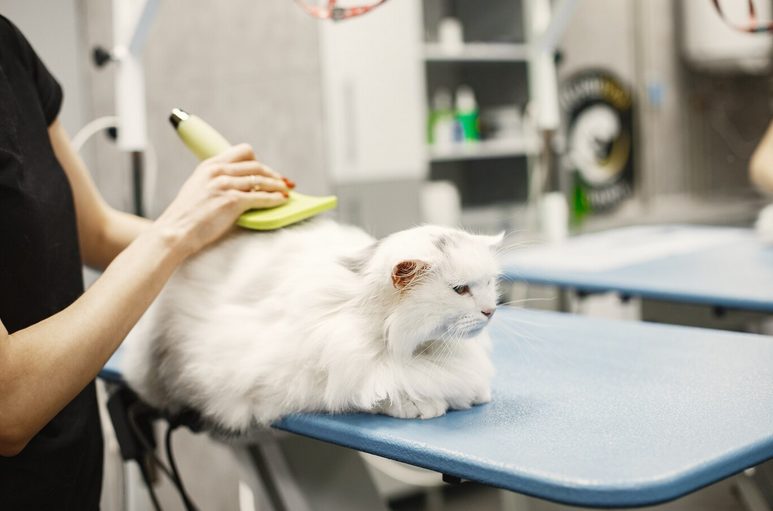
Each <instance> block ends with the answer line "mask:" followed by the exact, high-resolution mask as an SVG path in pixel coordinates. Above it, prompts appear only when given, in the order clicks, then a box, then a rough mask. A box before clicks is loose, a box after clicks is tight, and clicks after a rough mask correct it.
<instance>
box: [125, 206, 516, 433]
mask: <svg viewBox="0 0 773 511" xmlns="http://www.w3.org/2000/svg"><path fill="white" fill-rule="evenodd" d="M501 240H502V237H501V236H477V235H472V234H469V233H466V232H463V231H460V230H456V229H449V228H442V227H434V226H423V227H416V228H413V229H409V230H406V231H401V232H398V233H395V234H392V235H391V236H388V237H386V238H384V239H382V240H380V241H376V240H375V239H373V238H372V237H371V236H369V235H367V234H365V233H364V232H363V231H361V230H359V229H357V228H354V227H350V226H343V225H340V224H337V223H335V222H332V221H329V220H321V219H317V220H312V221H309V222H305V223H303V224H299V225H297V226H295V227H291V228H287V229H282V230H279V231H276V232H273V233H255V232H239V233H234V234H233V235H230V236H229V237H228V238H226V239H225V240H223V241H222V242H220V243H218V244H216V245H214V246H212V247H210V248H208V249H207V250H205V251H204V252H202V253H201V254H199V255H197V256H196V257H194V258H192V259H191V260H190V261H188V262H187V263H186V264H184V265H183V266H182V267H180V269H179V270H178V271H177V272H176V273H175V274H174V276H173V277H172V278H171V279H170V281H169V282H168V283H167V285H166V287H165V288H164V290H163V291H162V293H161V295H160V296H159V297H158V299H157V300H156V301H155V302H154V304H153V305H152V306H151V308H150V309H149V310H148V312H147V313H146V314H145V315H144V316H143V317H142V319H141V320H140V322H139V323H138V325H137V327H135V329H134V330H133V331H132V333H131V334H130V335H129V338H128V339H127V342H126V354H125V357H124V364H123V365H124V367H123V370H124V374H125V376H126V379H127V381H128V382H129V384H130V385H131V387H133V388H134V389H135V390H136V391H137V392H138V393H139V394H140V395H141V396H142V397H143V398H144V399H145V400H146V401H148V402H149V403H150V404H152V405H155V406H157V407H159V408H162V409H167V410H171V411H175V410H179V409H181V408H184V407H188V408H193V409H195V410H197V411H199V412H200V413H201V414H202V415H203V417H204V418H205V419H206V420H208V421H209V422H211V423H213V424H215V425H216V426H218V427H222V428H225V429H228V430H233V431H244V430H245V429H247V428H248V427H250V426H252V425H255V424H259V425H265V424H269V423H271V422H272V421H274V420H276V419H278V418H281V417H282V416H284V415H287V414H289V413H293V412H302V411H327V412H344V411H364V412H371V413H385V414H388V415H393V416H396V417H404V418H412V417H421V418H431V417H436V416H439V415H442V414H444V413H445V412H446V410H447V409H449V408H454V409H464V408H469V407H470V406H472V405H475V404H479V403H485V402H487V401H489V400H490V399H491V390H490V381H491V378H492V376H493V373H494V369H493V366H492V364H491V360H490V355H489V351H490V346H489V344H490V342H489V339H488V335H487V332H486V330H485V327H486V325H487V324H488V321H489V318H490V317H491V315H492V314H493V313H494V309H495V306H496V297H497V291H496V280H497V275H498V273H499V266H498V263H497V260H496V257H495V249H496V246H497V245H498V244H499V243H500V242H501Z"/></svg>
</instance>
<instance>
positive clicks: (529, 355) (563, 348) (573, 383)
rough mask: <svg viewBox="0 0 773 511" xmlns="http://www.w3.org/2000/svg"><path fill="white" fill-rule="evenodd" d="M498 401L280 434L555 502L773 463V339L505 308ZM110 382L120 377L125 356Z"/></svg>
mask: <svg viewBox="0 0 773 511" xmlns="http://www.w3.org/2000/svg"><path fill="white" fill-rule="evenodd" d="M491 333H492V337H493V339H494V360H495V363H496V366H497V376H496V378H495V381H494V392H493V401H492V402H491V403H490V404H487V405H482V406H478V407H475V408H473V409H472V410H467V411H453V412H450V413H448V414H447V415H445V416H443V417H439V418H436V419H431V420H425V421H422V420H401V419H395V418H391V417H385V416H376V415H367V414H347V415H312V414H304V415H296V416H291V417H288V418H286V419H284V420H283V421H281V422H279V423H278V424H276V425H275V427H276V428H279V429H282V430H285V431H289V432H292V433H297V434H299V435H304V436H308V437H312V438H315V439H319V440H323V441H326V442H332V443H334V444H339V445H342V446H346V447H351V448H353V449H357V450H360V451H365V452H369V453H373V454H377V455H380V456H384V457H387V458H391V459H395V460H398V461H403V462H406V463H410V464H413V465H417V466H421V467H425V468H429V469H432V470H435V471H438V472H442V473H445V474H449V475H453V476H457V477H460V478H463V479H469V480H474V481H479V482H482V483H486V484H490V485H493V486H496V487H501V488H505V489H509V490H513V491H516V492H519V493H523V494H527V495H531V496H535V497H539V498H542V499H547V500H552V501H558V502H563V503H566V504H571V505H578V506H591V507H633V506H644V505H649V504H654V503H659V502H663V501H668V500H671V499H675V498H677V497H680V496H682V495H685V494H687V493H690V492H692V491H694V490H697V489H699V488H701V487H703V486H706V485H708V484H710V483H712V482H715V481H718V480H721V479H724V478H726V477H728V476H731V475H733V474H736V473H737V472H739V471H742V470H744V469H745V468H747V467H751V466H754V465H757V464H759V463H762V462H763V461H765V460H767V459H770V458H773V338H770V337H765V336H759V335H751V334H738V333H730V332H722V331H713V330H704V329H697V328H687V327H674V326H666V325H657V324H643V323H635V322H621V321H611V320H600V319H592V318H584V317H578V316H572V315H567V314H560V313H549V312H537V311H526V310H513V309H500V310H499V311H498V312H497V314H496V315H495V317H494V319H493V321H492V324H491ZM119 357H120V355H118V356H117V357H115V358H114V359H113V360H111V362H110V363H109V364H108V366H107V367H106V368H105V371H104V375H105V376H106V377H107V378H109V379H112V380H114V381H115V380H116V378H118V379H120V371H119V370H118V369H117V367H118V358H119Z"/></svg>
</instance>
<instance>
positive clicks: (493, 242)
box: [478, 231, 505, 249]
mask: <svg viewBox="0 0 773 511" xmlns="http://www.w3.org/2000/svg"><path fill="white" fill-rule="evenodd" d="M478 237H479V238H481V239H482V240H483V242H484V243H485V244H486V245H488V246H489V247H491V248H493V249H497V248H499V247H500V246H501V245H502V241H503V240H504V239H505V231H502V232H500V233H499V234H494V235H493V236H486V235H480V236H478Z"/></svg>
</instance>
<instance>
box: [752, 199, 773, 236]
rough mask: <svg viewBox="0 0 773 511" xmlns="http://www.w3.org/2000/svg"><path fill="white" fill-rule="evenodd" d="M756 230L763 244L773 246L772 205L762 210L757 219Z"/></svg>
mask: <svg viewBox="0 0 773 511" xmlns="http://www.w3.org/2000/svg"><path fill="white" fill-rule="evenodd" d="M756 228H757V234H758V235H759V237H760V239H762V241H763V243H769V244H773V204H770V205H768V206H766V207H764V208H762V211H760V214H759V216H758V217H757V224H756Z"/></svg>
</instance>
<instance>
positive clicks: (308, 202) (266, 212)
mask: <svg viewBox="0 0 773 511" xmlns="http://www.w3.org/2000/svg"><path fill="white" fill-rule="evenodd" d="M336 204H338V199H336V198H335V197H334V196H328V197H312V196H310V195H303V194H302V193H298V192H290V200H288V201H287V202H286V203H284V204H282V205H281V206H277V207H275V208H269V209H252V210H250V211H247V212H246V213H243V214H242V216H240V217H239V220H237V221H236V225H239V226H241V227H246V228H247V229H255V230H256V231H273V230H274V229H280V228H282V227H285V226H288V225H290V224H294V223H296V222H300V221H301V220H306V219H307V218H310V217H312V216H314V215H318V214H320V213H322V212H324V211H328V210H330V209H333V208H335V207H336Z"/></svg>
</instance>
